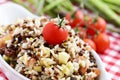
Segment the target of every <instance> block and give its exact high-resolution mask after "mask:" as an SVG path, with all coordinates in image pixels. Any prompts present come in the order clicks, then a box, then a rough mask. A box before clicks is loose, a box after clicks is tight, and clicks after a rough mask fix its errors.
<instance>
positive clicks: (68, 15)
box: [65, 13, 71, 23]
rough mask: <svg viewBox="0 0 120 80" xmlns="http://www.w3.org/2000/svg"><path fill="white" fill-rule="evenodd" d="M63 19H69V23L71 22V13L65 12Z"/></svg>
mask: <svg viewBox="0 0 120 80" xmlns="http://www.w3.org/2000/svg"><path fill="white" fill-rule="evenodd" d="M65 19H66V20H68V21H69V23H70V22H71V15H70V14H69V13H67V14H66V15H65Z"/></svg>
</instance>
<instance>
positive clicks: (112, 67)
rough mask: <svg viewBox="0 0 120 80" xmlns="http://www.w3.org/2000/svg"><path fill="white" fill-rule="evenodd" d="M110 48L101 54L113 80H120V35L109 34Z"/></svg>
mask: <svg viewBox="0 0 120 80" xmlns="http://www.w3.org/2000/svg"><path fill="white" fill-rule="evenodd" d="M107 34H108V35H109V37H110V41H111V44H110V48H109V49H107V50H106V51H105V52H104V53H102V54H99V55H100V57H101V59H102V61H103V63H104V64H105V67H106V70H107V72H108V73H109V74H110V77H112V80H120V34H118V33H112V32H107Z"/></svg>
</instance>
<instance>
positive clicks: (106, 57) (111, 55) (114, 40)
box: [0, 0, 120, 80]
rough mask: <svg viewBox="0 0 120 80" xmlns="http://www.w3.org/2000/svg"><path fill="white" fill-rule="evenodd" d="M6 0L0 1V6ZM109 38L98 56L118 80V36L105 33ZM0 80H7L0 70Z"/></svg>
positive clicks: (119, 59)
mask: <svg viewBox="0 0 120 80" xmlns="http://www.w3.org/2000/svg"><path fill="white" fill-rule="evenodd" d="M6 1H8V0H0V4H3V3H6ZM107 34H108V35H109V37H110V40H111V44H110V48H109V49H107V50H106V51H105V52H104V53H101V54H99V55H100V57H101V59H102V61H103V63H104V65H105V67H106V70H107V72H108V73H109V74H110V77H111V78H112V80H120V34H118V33H112V32H107ZM0 80H8V79H7V77H6V76H5V74H4V72H3V71H2V70H1V69H0Z"/></svg>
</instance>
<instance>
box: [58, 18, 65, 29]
mask: <svg viewBox="0 0 120 80" xmlns="http://www.w3.org/2000/svg"><path fill="white" fill-rule="evenodd" d="M63 21H64V18H62V20H61V21H60V22H59V24H58V25H59V27H60V28H61V27H62V23H63Z"/></svg>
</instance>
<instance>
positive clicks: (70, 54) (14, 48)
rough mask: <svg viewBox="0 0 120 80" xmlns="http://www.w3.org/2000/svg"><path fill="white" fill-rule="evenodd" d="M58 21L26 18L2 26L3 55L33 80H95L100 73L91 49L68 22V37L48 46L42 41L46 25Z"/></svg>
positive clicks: (15, 67) (18, 70)
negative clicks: (59, 42)
mask: <svg viewBox="0 0 120 80" xmlns="http://www.w3.org/2000/svg"><path fill="white" fill-rule="evenodd" d="M49 21H53V22H55V23H57V22H58V19H57V18H55V19H48V18H46V17H40V18H34V19H33V18H25V19H20V20H18V21H17V22H16V24H11V25H8V26H4V27H2V26H1V27H0V42H1V43H0V54H1V55H2V56H3V58H4V59H5V61H6V62H7V63H8V64H9V65H10V66H11V67H13V68H14V69H15V70H16V71H17V72H19V73H21V74H22V75H24V76H26V77H27V78H29V79H31V80H96V79H97V77H98V76H99V75H100V70H99V69H98V67H97V65H96V61H95V58H94V57H93V56H92V51H91V50H92V49H91V47H90V46H88V44H86V43H84V42H83V41H82V40H81V39H80V38H79V36H78V35H77V34H76V33H75V32H74V30H73V29H71V27H70V26H69V25H68V23H67V21H65V22H64V24H63V26H64V28H65V29H67V30H68V33H69V35H68V38H67V40H65V41H64V42H62V43H61V44H57V45H49V44H48V43H47V42H46V41H45V40H44V38H43V35H42V30H43V27H44V26H45V24H46V23H48V22H49Z"/></svg>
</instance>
